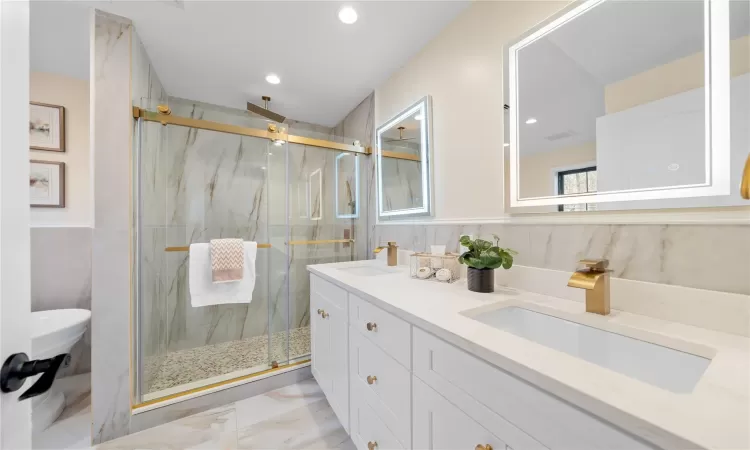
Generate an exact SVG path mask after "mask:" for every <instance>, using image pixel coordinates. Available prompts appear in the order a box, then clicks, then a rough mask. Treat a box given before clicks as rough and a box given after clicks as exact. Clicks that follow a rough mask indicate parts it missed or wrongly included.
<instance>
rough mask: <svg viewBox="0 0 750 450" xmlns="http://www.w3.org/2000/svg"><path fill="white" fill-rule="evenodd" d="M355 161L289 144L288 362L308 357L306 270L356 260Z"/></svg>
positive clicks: (341, 153)
mask: <svg viewBox="0 0 750 450" xmlns="http://www.w3.org/2000/svg"><path fill="white" fill-rule="evenodd" d="M294 131H295V130H294V129H292V130H291V131H290V134H294ZM359 158H361V157H359V156H356V155H354V154H345V153H343V152H338V151H332V150H330V149H324V148H319V147H311V146H305V145H301V144H289V205H290V211H289V234H290V236H289V252H290V264H289V356H290V358H291V360H292V361H298V360H304V359H307V358H309V355H310V277H309V275H308V273H307V269H306V266H307V265H309V264H323V263H330V262H339V261H352V260H354V259H355V257H356V256H357V255H356V252H355V241H356V239H357V238H358V237H359V231H360V227H359V226H358V224H359V218H358V217H357V216H358V214H356V212H357V203H358V202H359V198H360V192H359V184H358V181H359V180H358V170H357V167H358V164H359ZM337 180H338V181H337ZM347 186H348V187H347ZM337 202H338V203H337ZM361 231H362V235H363V236H364V232H365V231H366V228H365V227H364V226H363V227H362V228H361Z"/></svg>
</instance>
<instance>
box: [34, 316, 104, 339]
mask: <svg viewBox="0 0 750 450" xmlns="http://www.w3.org/2000/svg"><path fill="white" fill-rule="evenodd" d="M90 318H91V311H89V310H87V309H55V310H50V311H35V312H32V313H31V338H32V339H34V338H39V337H42V336H45V335H49V334H52V333H55V332H58V331H61V330H64V329H66V328H70V327H75V326H76V325H80V324H83V323H86V322H88V320H89V319H90Z"/></svg>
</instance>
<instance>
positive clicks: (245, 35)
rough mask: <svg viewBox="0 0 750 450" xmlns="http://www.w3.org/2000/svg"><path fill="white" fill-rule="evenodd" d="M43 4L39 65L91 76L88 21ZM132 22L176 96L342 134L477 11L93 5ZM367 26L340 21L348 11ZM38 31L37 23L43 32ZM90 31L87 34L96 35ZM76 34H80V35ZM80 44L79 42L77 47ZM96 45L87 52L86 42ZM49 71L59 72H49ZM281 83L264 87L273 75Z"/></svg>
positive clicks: (433, 5)
mask: <svg viewBox="0 0 750 450" xmlns="http://www.w3.org/2000/svg"><path fill="white" fill-rule="evenodd" d="M64 3H65V5H61V4H59V3H58V4H56V5H50V4H49V2H40V4H39V5H34V6H33V9H32V28H34V33H35V35H36V36H37V41H38V42H44V45H45V46H47V47H48V50H47V51H43V50H44V49H42V45H41V44H40V45H36V46H34V50H35V51H39V52H40V54H43V55H44V56H40V57H38V58H35V59H36V60H37V64H36V65H35V66H34V65H33V66H32V68H33V69H34V68H35V67H48V66H50V65H52V62H47V61H46V60H50V61H52V60H54V62H55V63H56V64H59V65H60V67H61V68H60V70H59V71H60V72H63V73H78V74H83V73H84V72H85V73H87V72H88V65H87V62H88V48H87V45H86V50H85V51H86V68H85V70H83V69H82V63H81V61H80V58H78V57H76V58H71V59H70V60H68V59H67V58H66V56H65V55H67V54H73V53H76V54H78V53H80V52H76V51H75V50H74V49H73V47H75V46H76V43H77V42H79V41H80V40H81V39H80V36H79V35H80V34H81V33H80V32H79V31H80V30H81V29H82V28H80V27H81V25H80V20H79V19H78V18H76V19H75V20H70V21H69V22H66V21H61V20H60V18H61V17H66V18H67V17H71V16H73V15H75V13H76V12H77V11H66V12H65V13H61V10H63V9H65V8H66V7H74V6H78V5H72V3H79V2H64ZM85 3H86V4H88V5H95V6H96V7H97V8H99V9H102V10H105V11H108V12H111V13H114V14H118V15H120V16H124V17H128V18H130V19H131V20H133V22H134V24H135V27H136V30H137V32H138V35H139V36H140V38H141V40H142V41H143V44H144V46H145V47H146V51H147V52H148V54H149V55H150V57H151V60H152V63H153V65H154V68H155V69H156V72H157V73H158V75H159V78H160V79H161V81H162V83H163V84H164V86H165V88H166V90H167V92H168V93H169V94H170V95H172V96H176V97H184V98H189V99H192V100H198V101H204V102H208V103H213V104H218V105H222V106H228V107H234V108H239V109H245V102H246V101H251V102H253V103H261V99H260V97H261V96H262V95H269V96H271V98H272V101H271V106H270V107H271V109H272V110H274V111H276V112H278V113H280V114H283V115H285V116H287V117H289V118H293V119H296V120H301V121H306V122H312V123H316V124H320V125H326V126H333V125H336V124H337V123H338V122H339V121H340V120H341V119H342V118H343V117H344V116H345V115H346V114H347V113H348V112H349V111H351V110H352V109H353V108H354V107H355V106H357V104H358V103H359V102H360V101H362V100H363V99H364V98H365V97H366V96H367V95H369V94H370V92H372V91H373V89H375V88H376V87H377V86H378V85H380V84H381V83H383V82H384V81H385V80H386V79H387V78H388V77H389V76H390V75H391V74H392V73H394V72H395V71H396V70H397V69H399V68H400V67H401V66H402V65H404V64H405V63H406V62H407V61H408V60H409V59H410V58H411V57H412V56H414V55H415V54H416V53H417V52H418V51H419V50H420V49H421V48H422V47H423V46H424V45H425V44H427V42H429V41H430V40H431V39H432V38H433V37H435V36H436V35H437V34H438V33H439V32H440V31H441V30H442V29H443V27H444V26H445V25H447V24H448V23H449V22H450V21H451V20H452V19H453V18H454V17H456V15H458V14H459V13H460V12H461V11H462V10H463V9H464V8H465V7H466V6H467V5H468V4H469V2H468V0H464V1H408V2H400V1H399V2H395V1H394V2H390V1H360V2H338V1H335V2H328V1H190V0H187V1H184V2H183V1H179V2H175V1H164V2H162V1H114V2H103V1H102V2H85ZM345 4H346V5H351V6H353V7H354V8H355V9H356V11H357V13H358V14H359V20H358V21H357V22H356V23H355V24H353V25H345V24H343V23H341V22H340V21H339V20H338V10H339V9H340V8H341V6H343V5H345ZM34 22H36V23H34ZM87 27H88V26H87V25H86V28H85V30H86V33H88V28H87ZM73 28H75V29H74V30H73ZM74 41H75V42H74ZM86 44H87V43H86ZM47 71H50V70H49V69H47ZM271 72H273V73H276V74H278V75H279V77H281V84H279V85H271V84H268V83H267V82H266V81H265V76H266V75H267V74H268V73H271Z"/></svg>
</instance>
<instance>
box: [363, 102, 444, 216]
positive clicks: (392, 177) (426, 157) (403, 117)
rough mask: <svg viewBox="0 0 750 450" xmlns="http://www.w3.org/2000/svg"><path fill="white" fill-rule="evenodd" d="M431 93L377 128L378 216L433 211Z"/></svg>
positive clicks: (426, 213)
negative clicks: (431, 199) (431, 202)
mask: <svg viewBox="0 0 750 450" xmlns="http://www.w3.org/2000/svg"><path fill="white" fill-rule="evenodd" d="M430 122H431V110H430V100H429V97H425V98H423V99H421V100H420V101H419V102H417V103H415V104H413V105H411V106H410V107H408V108H406V109H405V110H404V111H402V112H401V113H399V114H398V115H397V116H396V117H394V118H393V119H391V120H389V121H388V122H386V123H385V124H384V125H382V126H381V127H380V128H378V130H377V148H376V151H377V164H378V168H377V175H378V218H379V219H386V220H388V219H395V218H404V217H413V216H424V215H430V214H431V206H430V195H431V192H430V190H431V188H430V182H431V181H430Z"/></svg>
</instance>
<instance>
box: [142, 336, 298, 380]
mask: <svg viewBox="0 0 750 450" xmlns="http://www.w3.org/2000/svg"><path fill="white" fill-rule="evenodd" d="M286 334H287V333H286V332H285V331H281V332H277V333H273V334H271V360H272V361H279V362H280V363H282V364H283V362H285V361H286V360H287V358H286V342H287V339H286ZM268 347H269V343H268V335H263V336H256V337H252V338H248V339H242V340H238V341H230V342H222V343H220V344H212V345H206V346H203V347H196V348H189V349H185V350H179V351H176V352H170V353H167V354H166V355H161V356H152V357H150V358H147V359H146V361H145V365H144V372H145V373H144V376H145V380H148V381H147V386H146V389H145V391H146V393H151V392H157V391H161V390H164V389H169V388H173V387H175V386H180V385H183V384H188V383H192V382H196V381H201V380H205V379H208V378H211V377H216V376H221V375H226V374H228V373H231V372H235V371H239V370H243V369H249V368H252V367H258V366H268V363H269V361H268ZM309 354H310V327H300V328H294V329H292V330H289V359H292V360H293V359H295V358H298V357H301V356H305V355H309Z"/></svg>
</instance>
